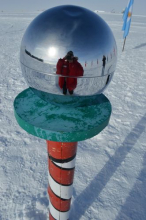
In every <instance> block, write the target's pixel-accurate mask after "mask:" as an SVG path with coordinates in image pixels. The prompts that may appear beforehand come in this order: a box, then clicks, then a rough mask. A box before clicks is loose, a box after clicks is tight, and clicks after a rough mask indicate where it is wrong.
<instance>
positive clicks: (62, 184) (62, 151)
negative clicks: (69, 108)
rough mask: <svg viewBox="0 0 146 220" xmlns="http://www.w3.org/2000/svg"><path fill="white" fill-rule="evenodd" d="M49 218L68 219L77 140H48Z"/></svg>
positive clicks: (53, 219) (52, 219)
mask: <svg viewBox="0 0 146 220" xmlns="http://www.w3.org/2000/svg"><path fill="white" fill-rule="evenodd" d="M47 150H48V168H49V186H48V195H49V200H50V201H49V220H56V219H57V220H68V219H69V211H70V203H71V197H72V190H73V178H74V170H75V157H76V151H77V142H54V141H48V140H47Z"/></svg>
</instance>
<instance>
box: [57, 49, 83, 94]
mask: <svg viewBox="0 0 146 220" xmlns="http://www.w3.org/2000/svg"><path fill="white" fill-rule="evenodd" d="M83 73H84V70H83V67H82V66H81V64H80V63H79V62H78V58H77V57H74V54H73V52H72V51H69V52H68V53H67V55H66V56H65V57H64V58H63V59H61V58H60V59H59V60H58V62H57V66H56V74H58V75H62V76H66V77H59V82H58V84H59V87H60V88H61V89H62V90H63V94H64V95H66V94H67V90H68V91H69V93H70V95H72V94H73V91H74V89H75V88H76V86H77V77H78V76H83ZM74 76H75V78H74Z"/></svg>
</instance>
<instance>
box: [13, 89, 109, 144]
mask: <svg viewBox="0 0 146 220" xmlns="http://www.w3.org/2000/svg"><path fill="white" fill-rule="evenodd" d="M14 112H15V117H16V120H17V122H18V124H19V125H20V127H22V128H23V129H24V130H25V131H27V132H28V133H29V134H32V135H34V136H37V137H39V138H43V139H45V140H50V141H56V142H77V141H82V140H85V139H88V138H91V137H93V136H95V135H97V134H98V133H100V132H101V131H102V130H103V129H104V128H105V127H106V126H107V125H108V122H109V119H110V115H111V104H110V102H109V100H108V99H107V98H106V96H105V95H103V94H100V95H97V97H96V98H95V96H94V100H93V102H92V100H91V101H90V104H89V105H88V106H87V105H86V106H82V107H73V106H66V105H55V104H52V103H48V102H45V101H44V100H42V99H41V98H39V97H38V96H37V95H35V94H34V93H33V92H32V90H31V89H29V88H28V89H26V90H24V91H23V92H21V93H20V94H19V95H18V96H17V97H16V98H15V101H14Z"/></svg>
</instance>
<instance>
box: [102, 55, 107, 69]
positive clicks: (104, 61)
mask: <svg viewBox="0 0 146 220" xmlns="http://www.w3.org/2000/svg"><path fill="white" fill-rule="evenodd" d="M102 62H103V67H105V64H106V57H105V56H104V55H103V58H102Z"/></svg>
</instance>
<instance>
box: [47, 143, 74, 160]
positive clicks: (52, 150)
mask: <svg viewBox="0 0 146 220" xmlns="http://www.w3.org/2000/svg"><path fill="white" fill-rule="evenodd" d="M47 149H48V153H49V155H50V156H52V157H53V158H55V159H61V160H64V159H68V158H70V157H73V156H74V155H75V154H76V151H77V142H54V141H48V140H47Z"/></svg>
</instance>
